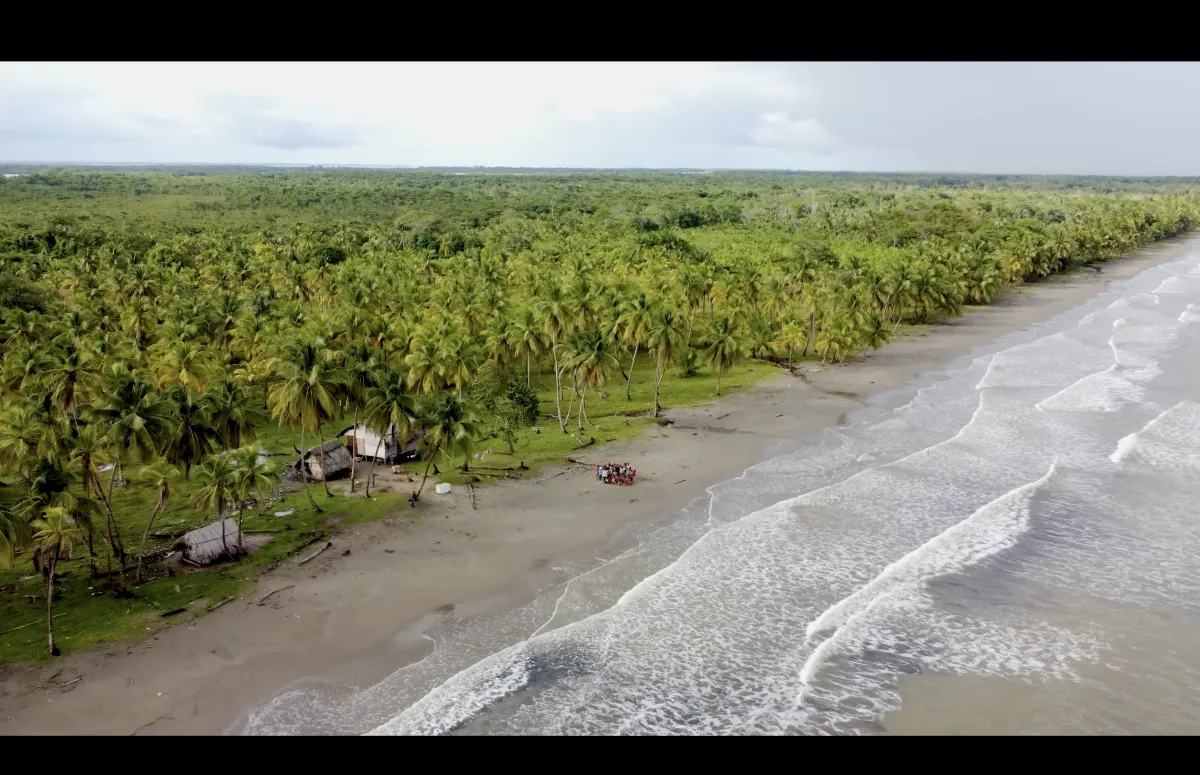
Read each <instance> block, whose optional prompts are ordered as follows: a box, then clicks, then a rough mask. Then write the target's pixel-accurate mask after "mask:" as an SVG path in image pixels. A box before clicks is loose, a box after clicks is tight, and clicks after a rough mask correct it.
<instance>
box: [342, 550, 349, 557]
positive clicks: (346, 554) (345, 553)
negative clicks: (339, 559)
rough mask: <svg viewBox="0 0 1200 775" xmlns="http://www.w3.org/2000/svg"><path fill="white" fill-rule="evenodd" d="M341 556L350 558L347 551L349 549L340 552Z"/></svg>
mask: <svg viewBox="0 0 1200 775" xmlns="http://www.w3.org/2000/svg"><path fill="white" fill-rule="evenodd" d="M342 556H343V557H349V556H350V550H349V549H347V550H346V551H344V552H342Z"/></svg>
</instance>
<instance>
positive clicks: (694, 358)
mask: <svg viewBox="0 0 1200 775" xmlns="http://www.w3.org/2000/svg"><path fill="white" fill-rule="evenodd" d="M699 372H700V353H698V352H697V351H696V348H694V347H689V348H687V349H686V350H684V351H683V352H682V353H680V355H679V376H681V377H694V376H696V375H697V374H698V373H699Z"/></svg>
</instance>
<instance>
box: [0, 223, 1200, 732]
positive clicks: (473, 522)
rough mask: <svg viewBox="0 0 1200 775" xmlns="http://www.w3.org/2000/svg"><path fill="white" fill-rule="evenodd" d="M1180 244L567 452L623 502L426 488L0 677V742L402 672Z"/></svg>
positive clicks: (214, 722) (582, 479)
mask: <svg viewBox="0 0 1200 775" xmlns="http://www.w3.org/2000/svg"><path fill="white" fill-rule="evenodd" d="M1197 239H1200V238H1195V237H1193V238H1186V239H1179V240H1172V241H1169V242H1166V243H1163V244H1160V245H1159V246H1156V247H1154V248H1150V249H1148V250H1146V251H1144V252H1143V253H1140V254H1138V255H1136V256H1132V257H1128V258H1124V259H1119V260H1114V261H1110V262H1108V263H1107V264H1105V265H1103V266H1102V267H1101V271H1093V270H1084V271H1082V272H1078V273H1076V274H1073V275H1070V276H1059V277H1052V278H1048V279H1046V280H1044V281H1043V282H1040V283H1038V284H1037V285H1033V286H1027V287H1024V288H1022V289H1020V290H1018V291H1015V292H1012V293H1010V294H1009V295H1008V296H1007V297H1005V298H1004V299H1002V300H1000V301H998V302H997V303H995V304H993V305H990V306H987V307H979V308H970V309H969V310H968V312H967V314H966V315H965V316H963V317H961V318H957V319H950V320H946V321H944V322H941V323H938V324H936V325H933V326H929V327H926V328H923V329H920V330H918V331H916V332H914V333H910V334H907V335H904V336H901V337H898V338H897V339H896V340H895V341H894V342H892V343H891V344H889V345H888V346H886V347H884V348H883V349H882V350H879V351H877V352H874V353H871V354H868V355H866V356H865V357H863V358H861V359H855V360H854V361H853V362H851V363H847V364H842V365H838V366H832V367H824V368H822V369H820V370H816V369H813V370H810V371H809V372H808V373H805V374H803V375H797V376H790V375H786V374H783V373H781V375H780V376H779V377H777V378H772V379H771V380H768V381H767V382H765V383H763V384H761V385H759V386H757V387H755V388H753V389H750V390H746V391H745V392H742V393H739V394H737V395H735V396H733V397H731V398H728V399H723V400H720V401H718V402H716V403H713V404H711V405H708V406H703V407H698V408H693V409H687V410H677V411H671V410H668V411H667V417H668V418H669V419H671V420H672V421H673V423H674V424H672V425H668V426H662V427H655V428H652V429H650V430H648V431H647V432H646V433H645V434H644V435H643V436H642V437H640V438H639V439H637V440H635V441H632V442H628V443H620V444H610V445H606V446H598V447H591V448H588V449H585V450H581V451H580V453H579V456H580V458H582V459H583V460H586V461H603V460H627V461H629V462H631V463H632V464H633V465H634V466H636V467H637V469H638V483H637V485H636V486H634V487H605V486H599V485H598V484H597V482H596V480H595V477H594V475H593V474H592V470H591V469H590V468H586V467H579V468H572V469H569V470H568V469H546V470H545V471H543V472H540V473H539V476H538V477H536V478H535V479H533V480H527V481H520V482H502V483H500V484H498V485H496V486H494V487H488V488H483V489H477V490H476V491H475V495H476V500H477V508H476V507H473V505H472V500H471V496H470V495H469V494H468V493H467V491H466V490H464V489H456V491H455V492H454V493H452V494H450V495H447V496H438V495H434V494H433V492H432V488H429V495H428V497H424V496H423V502H422V504H421V506H420V508H419V509H418V510H417V511H416V512H413V511H411V510H409V509H407V508H405V509H402V510H401V511H399V512H397V513H396V514H395V515H394V516H391V517H388V518H386V519H384V520H381V521H379V522H375V523H371V524H368V525H358V526H354V527H352V528H347V529H345V530H335V532H334V535H333V537H332V544H333V546H332V547H331V548H330V549H328V550H327V551H325V552H323V553H322V554H321V555H320V556H318V557H317V558H315V559H313V560H312V561H311V562H308V563H306V564H303V565H300V564H297V563H295V562H290V563H286V564H284V565H283V566H281V567H279V568H278V569H277V570H275V571H273V572H271V573H269V574H267V575H265V576H264V577H263V578H262V579H261V580H260V582H259V583H258V584H257V586H256V588H255V589H254V590H252V591H251V592H249V593H247V594H246V595H245V596H244V597H243V598H242V599H239V600H235V601H232V602H230V603H229V604H227V605H224V606H223V607H221V608H220V609H219V610H216V611H214V612H213V613H211V614H209V615H207V616H204V617H202V618H198V619H196V620H194V621H191V622H185V623H181V624H179V625H176V626H174V627H170V628H164V629H163V630H162V631H160V632H155V633H150V634H148V637H147V638H146V639H145V640H144V641H142V642H140V643H136V644H131V645H125V644H114V645H111V646H110V647H108V648H106V649H99V650H96V651H93V652H90V653H86V654H76V655H72V656H70V657H67V658H64V659H60V660H57V661H53V662H50V663H48V664H45V665H38V666H34V667H32V668H31V667H28V666H20V665H17V666H4V667H3V668H0V733H3V734H120V735H128V734H219V733H222V732H225V731H228V730H230V729H231V728H234V729H236V722H237V721H238V719H239V718H240V717H241V716H242V715H243V714H245V713H246V712H247V711H248V710H249V709H251V708H252V707H254V706H256V705H258V704H259V703H261V702H263V701H265V700H267V699H269V698H271V697H273V696H275V695H276V694H278V693H279V692H280V691H281V690H283V689H284V688H286V687H288V686H289V685H292V684H294V683H295V682H297V681H300V680H304V679H309V678H319V679H321V680H324V681H328V682H331V683H335V684H342V685H349V686H363V685H367V684H370V683H372V682H374V681H377V680H379V679H380V678H382V677H383V676H384V675H387V674H388V673H390V672H392V671H394V670H395V669H397V668H398V667H400V666H402V665H403V664H405V661H406V660H413V659H418V658H420V656H421V654H422V649H423V648H424V646H423V645H422V641H421V638H420V633H421V630H422V628H424V627H427V626H429V625H430V624H432V623H434V622H437V621H439V620H441V619H444V618H446V617H469V616H471V615H473V614H476V613H478V612H482V611H487V610H494V609H496V608H498V607H503V606H511V605H514V604H516V603H518V602H519V601H521V600H524V599H527V598H528V597H529V596H531V595H532V594H534V593H535V592H536V591H537V590H539V589H542V588H544V587H546V586H547V585H551V584H554V583H556V582H557V581H560V577H559V574H558V572H557V571H555V570H554V568H555V566H556V565H561V564H562V562H563V561H564V559H569V558H578V557H594V556H595V555H596V552H597V551H599V550H600V549H601V548H602V547H604V546H606V545H607V544H608V543H610V542H611V541H612V540H613V538H614V536H616V535H617V534H618V533H619V532H620V531H621V530H622V529H623V528H625V527H627V526H629V525H631V524H645V523H649V522H652V521H655V520H664V519H669V518H671V517H672V516H673V515H674V514H676V513H678V511H679V509H681V508H683V507H685V506H686V505H687V504H688V503H690V502H692V501H693V500H695V499H696V498H699V497H702V496H704V495H705V491H706V488H707V487H708V486H710V485H713V484H715V483H717V482H720V481H723V480H726V479H729V478H731V477H734V476H737V475H738V474H740V473H741V472H742V471H743V470H745V469H746V468H747V467H748V466H751V465H753V464H754V463H756V462H759V461H760V460H762V459H763V458H764V457H765V456H767V455H768V454H770V452H771V450H772V449H773V448H774V447H776V446H777V445H779V444H781V443H786V442H788V441H790V440H794V439H798V438H800V437H803V436H805V435H808V434H812V433H816V432H819V431H821V430H822V429H824V428H827V427H830V426H832V425H836V424H839V423H843V422H845V421H846V417H847V416H848V415H849V414H851V413H853V412H854V411H855V410H858V409H861V408H862V407H863V406H865V405H867V403H868V402H869V400H870V397H871V396H873V395H875V394H878V393H882V392H886V391H891V390H896V389H899V388H902V387H904V386H905V385H907V384H909V383H910V382H912V381H913V380H914V379H918V378H920V377H921V376H922V375H928V374H929V373H931V372H937V371H939V370H941V369H943V368H945V366H946V365H947V364H948V363H950V362H951V361H953V360H954V359H956V358H958V357H960V356H962V355H965V354H967V353H969V352H970V351H971V350H973V349H974V348H976V347H979V346H982V345H986V344H988V343H990V342H992V341H994V340H996V339H997V338H999V337H1001V336H1004V335H1006V334H1010V333H1012V332H1015V331H1020V330H1024V329H1027V328H1029V327H1030V326H1033V325H1035V324H1037V323H1039V322H1040V321H1043V320H1046V319H1047V318H1049V317H1052V316H1054V315H1056V314H1059V313H1062V312H1065V311H1067V310H1069V309H1071V308H1073V307H1075V306H1076V305H1078V304H1080V303H1082V302H1084V301H1086V300H1087V299H1090V298H1092V297H1094V296H1096V295H1097V294H1099V293H1101V292H1103V291H1104V290H1105V289H1106V288H1107V287H1108V286H1109V284H1110V283H1112V282H1115V281H1119V280H1122V279H1126V278H1129V277H1131V276H1133V275H1135V274H1137V273H1138V272H1141V271H1143V270H1145V269H1148V268H1150V267H1153V266H1155V265H1157V264H1160V263H1163V262H1165V261H1168V260H1171V259H1173V258H1177V257H1179V256H1180V255H1181V254H1182V253H1183V252H1184V251H1186V250H1187V249H1188V248H1191V247H1194V246H1195V245H1197V244H1198V243H1197ZM732 381H733V382H735V383H736V379H734V380H732ZM559 471H565V473H562V474H561V475H558V476H551V475H552V474H555V473H558V472H559ZM314 548H316V547H314ZM276 590H278V592H276V593H275V594H272V595H270V597H267V598H266V599H265V600H264V599H263V598H264V596H265V595H267V594H268V593H272V592H274V591H276ZM260 601H261V603H260Z"/></svg>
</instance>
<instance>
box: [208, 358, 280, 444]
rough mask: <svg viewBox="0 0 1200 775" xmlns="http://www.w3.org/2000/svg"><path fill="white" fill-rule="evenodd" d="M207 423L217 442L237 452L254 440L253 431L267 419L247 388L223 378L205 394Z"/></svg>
mask: <svg viewBox="0 0 1200 775" xmlns="http://www.w3.org/2000/svg"><path fill="white" fill-rule="evenodd" d="M205 398H206V399H207V400H208V411H209V422H210V423H211V424H212V428H213V430H214V431H215V432H216V436H217V439H218V440H219V441H220V443H221V444H223V445H224V446H225V447H226V448H228V449H237V448H238V447H240V446H242V444H243V443H244V442H245V441H247V440H253V439H254V437H255V431H254V429H255V428H256V427H258V426H259V425H261V424H262V423H263V422H264V421H265V420H266V419H267V413H266V412H265V411H263V409H262V408H261V407H260V406H259V405H258V401H257V400H256V399H255V398H254V396H253V395H251V393H250V386H249V385H246V384H242V383H240V382H238V381H237V380H236V379H233V378H232V377H229V376H225V377H223V378H221V379H220V380H218V381H217V382H216V383H214V384H213V386H212V387H211V388H210V389H209V391H208V392H207V393H206V394H205Z"/></svg>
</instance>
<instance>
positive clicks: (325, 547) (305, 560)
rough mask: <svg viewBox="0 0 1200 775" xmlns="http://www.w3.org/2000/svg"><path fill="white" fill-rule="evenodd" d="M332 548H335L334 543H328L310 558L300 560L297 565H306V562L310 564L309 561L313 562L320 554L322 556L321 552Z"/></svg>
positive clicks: (309, 556)
mask: <svg viewBox="0 0 1200 775" xmlns="http://www.w3.org/2000/svg"><path fill="white" fill-rule="evenodd" d="M331 546H333V541H326V542H325V545H324V546H322V547H321V548H320V549H318V550H317V551H315V552H313V553H312V554H310V555H308V556H307V557H305V558H304V559H303V560H300V561H298V562H297V563H296V564H297V565H303V564H304V563H306V562H308V561H309V560H311V559H312V558H314V557H316V556H317V555H318V554H320V553H321V552H323V551H325V550H326V549H328V548H330V547H331Z"/></svg>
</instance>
